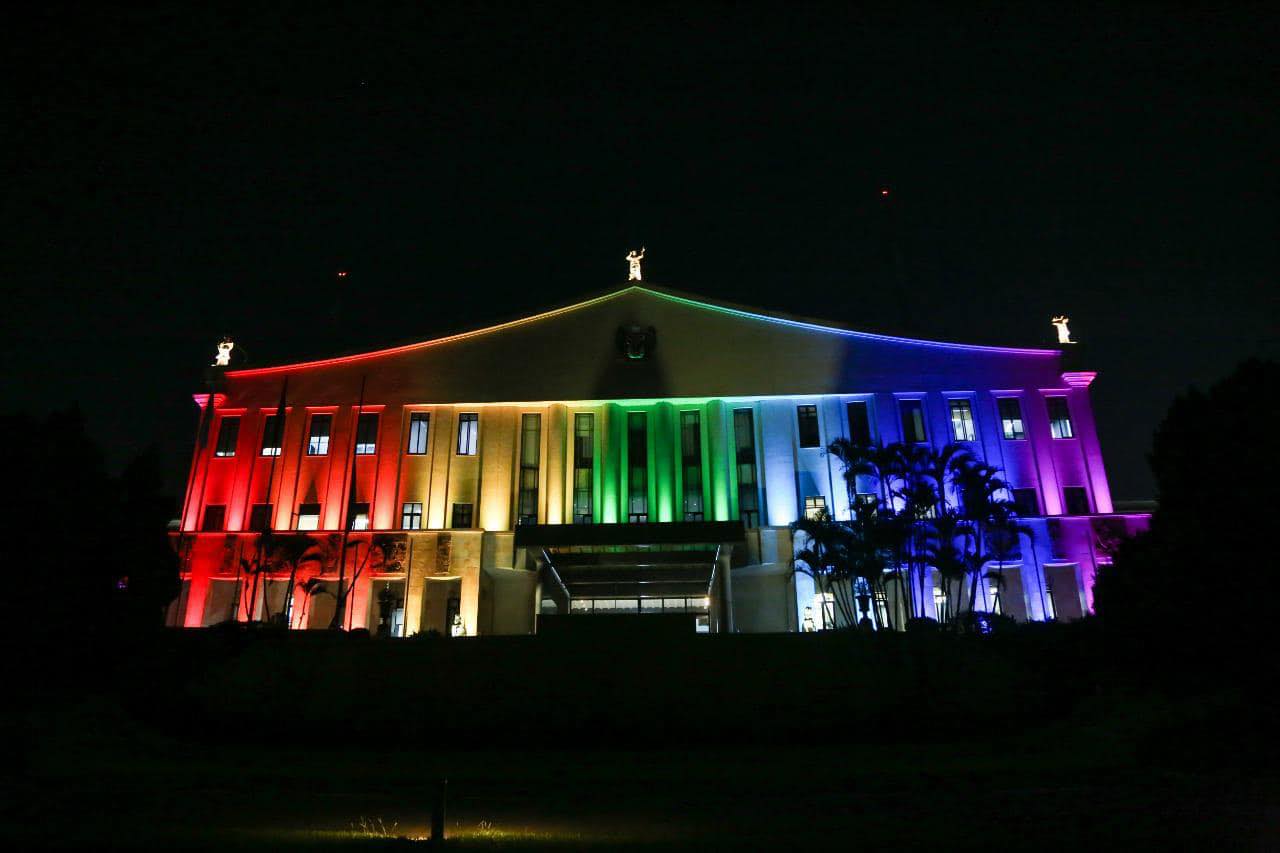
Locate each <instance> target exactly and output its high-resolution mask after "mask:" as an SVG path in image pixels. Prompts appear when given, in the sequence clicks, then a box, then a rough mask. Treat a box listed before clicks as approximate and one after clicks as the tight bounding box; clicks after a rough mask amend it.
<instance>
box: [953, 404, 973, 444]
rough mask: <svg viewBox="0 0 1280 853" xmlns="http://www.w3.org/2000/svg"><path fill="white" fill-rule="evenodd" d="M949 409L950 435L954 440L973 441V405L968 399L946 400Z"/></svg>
mask: <svg viewBox="0 0 1280 853" xmlns="http://www.w3.org/2000/svg"><path fill="white" fill-rule="evenodd" d="M947 406H948V408H949V409H950V410H951V437H952V438H953V439H954V440H955V441H974V440H975V439H976V438H977V433H976V432H975V431H974V429H973V406H971V405H970V404H969V401H968V400H948V401H947Z"/></svg>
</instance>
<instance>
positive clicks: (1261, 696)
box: [0, 363, 1280, 850]
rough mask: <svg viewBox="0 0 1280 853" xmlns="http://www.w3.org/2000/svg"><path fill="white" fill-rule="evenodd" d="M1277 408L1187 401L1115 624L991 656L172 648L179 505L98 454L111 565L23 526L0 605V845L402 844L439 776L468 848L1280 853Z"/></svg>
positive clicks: (916, 632) (1030, 634)
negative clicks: (21, 563) (6, 651)
mask: <svg viewBox="0 0 1280 853" xmlns="http://www.w3.org/2000/svg"><path fill="white" fill-rule="evenodd" d="M1277 399H1280V382H1277V368H1276V366H1275V365H1268V364H1256V363H1255V364H1250V365H1246V366H1244V367H1243V368H1242V369H1241V370H1240V371H1239V372H1238V373H1237V374H1236V375H1234V376H1233V377H1231V378H1230V379H1228V380H1226V381H1224V382H1223V383H1221V384H1220V385H1219V386H1217V387H1215V388H1213V389H1211V390H1210V391H1209V392H1207V393H1206V394H1193V395H1189V396H1188V397H1186V398H1184V399H1182V400H1179V401H1178V403H1177V404H1176V405H1175V406H1174V407H1173V409H1172V410H1171V412H1170V415H1169V417H1168V418H1167V419H1166V421H1165V423H1164V424H1163V425H1162V426H1161V429H1160V431H1159V433H1158V434H1157V436H1156V441H1155V446H1154V451H1153V455H1152V465H1153V468H1154V469H1155V471H1156V475H1157V482H1158V484H1159V498H1160V506H1161V508H1160V511H1159V513H1158V514H1157V516H1156V518H1155V522H1154V523H1153V525H1152V530H1151V533H1150V534H1148V535H1146V536H1143V537H1141V538H1140V539H1137V540H1134V541H1133V542H1132V543H1129V544H1128V545H1126V546H1125V547H1124V548H1123V549H1122V550H1121V552H1120V553H1119V554H1118V555H1117V558H1116V563H1115V565H1114V567H1112V568H1111V569H1110V570H1108V571H1107V572H1105V573H1104V576H1103V577H1102V578H1101V580H1100V582H1099V586H1098V588H1097V601H1098V606H1099V610H1100V616H1099V617H1098V618H1093V619H1089V620H1086V621H1084V622H1081V623H1075V624H1065V625H1060V624H1049V625H1017V626H1011V625H1008V624H1005V623H1000V624H999V625H998V626H997V630H995V631H994V632H993V633H992V634H990V635H987V636H976V635H972V634H966V633H963V632H955V631H951V630H945V626H944V628H943V629H939V628H938V627H937V626H935V625H929V624H918V625H913V626H912V628H911V630H909V631H908V632H906V633H890V632H877V633H866V632H864V631H849V632H829V633H822V634H809V635H798V636H725V637H717V636H703V637H698V636H689V637H684V638H678V637H677V638H672V637H643V638H636V637H634V636H632V637H622V636H619V637H615V638H613V639H610V640H601V639H600V638H599V637H593V638H592V639H591V641H590V642H581V641H579V642H575V641H574V638H572V637H569V636H564V637H549V636H544V637H523V638H470V639H444V638H434V637H422V638H411V639H408V640H378V639H373V638H370V637H368V636H366V635H361V634H358V633H353V634H347V633H342V632H318V633H301V632H293V633H286V632H281V631H277V630H273V629H271V628H270V627H266V626H253V627H250V628H246V627H244V626H231V627H225V628H221V629H212V630H208V631H165V630H163V629H161V628H159V627H158V622H159V613H160V608H161V607H162V606H163V600H164V598H165V594H166V593H165V592H164V590H166V589H168V588H169V586H167V585H168V584H170V582H171V581H172V574H171V573H172V571H173V570H174V567H173V565H172V563H171V562H169V557H168V556H167V552H165V551H164V550H163V549H157V548H155V547H153V546H154V544H155V543H156V542H157V541H163V539H162V535H161V536H160V537H157V533H156V528H155V526H154V525H153V523H152V520H153V519H154V518H155V517H156V515H157V509H156V507H157V506H163V503H162V502H161V501H159V499H158V498H157V497H156V495H155V493H154V489H153V488H151V487H150V486H148V483H149V482H151V480H150V479H149V478H148V477H147V476H146V466H145V465H142V466H135V467H134V468H132V469H131V471H130V473H129V474H126V476H124V477H119V478H113V477H108V476H106V475H105V474H103V473H102V472H101V470H100V468H96V467H95V466H94V465H93V464H92V463H93V454H92V453H91V452H89V450H88V449H87V448H88V445H87V444H86V445H84V448H85V449H84V452H83V453H81V454H80V455H78V456H75V457H74V459H73V461H74V466H73V467H74V469H75V471H79V472H81V473H80V474H78V475H77V474H75V473H74V471H71V470H68V471H67V472H66V473H67V476H68V477H74V476H79V477H81V479H82V480H83V478H84V477H85V476H86V475H85V474H84V472H85V471H88V472H90V473H91V474H92V475H93V476H94V477H95V478H97V479H95V480H94V481H93V483H92V484H88V485H92V486H93V487H94V488H98V489H100V492H98V494H101V495H102V496H103V499H102V501H101V502H100V503H101V506H102V508H103V513H104V514H103V518H105V519H108V521H110V523H108V522H101V523H99V522H98V521H95V522H93V523H92V524H91V525H89V526H88V527H87V529H89V530H90V532H92V533H93V534H94V535H95V536H100V537H103V540H104V541H105V542H107V543H109V544H110V543H114V544H115V545H116V546H118V547H119V548H120V549H121V553H124V554H126V555H127V557H126V558H120V557H115V556H108V557H104V558H103V559H102V560H99V561H95V557H94V554H95V553H96V552H95V551H94V550H93V549H92V548H90V547H89V545H88V543H87V542H82V541H80V540H79V539H78V538H77V539H71V538H69V537H68V536H67V535H66V531H65V529H62V530H61V532H59V531H58V530H55V529H54V527H53V526H52V525H50V526H48V527H47V530H46V529H45V528H40V527H38V528H37V529H40V530H44V533H43V535H45V536H46V537H47V538H46V539H45V540H44V541H43V542H42V544H41V547H40V548H38V549H35V550H34V551H33V554H34V555H35V556H36V557H38V567H37V569H35V570H33V571H30V572H28V573H26V574H25V575H24V576H23V577H22V578H18V579H15V580H14V581H13V585H11V586H10V587H9V590H8V591H9V592H10V594H11V596H14V595H15V590H16V591H17V592H18V593H21V597H16V596H15V597H12V598H11V604H12V603H14V602H24V603H31V604H32V606H30V607H25V608H23V607H12V608H11V610H10V612H11V613H13V614H14V616H13V618H12V619H10V621H9V623H8V626H7V627H8V628H9V629H10V630H11V631H14V632H15V636H14V637H12V638H11V642H10V644H9V648H10V649H12V650H13V652H12V653H11V654H10V655H8V656H7V657H6V666H7V670H8V671H7V673H6V680H5V684H6V687H7V688H8V695H7V700H8V701H7V702H6V704H5V708H4V712H3V717H2V718H0V719H2V720H3V726H4V730H3V732H0V742H2V743H4V744H5V746H6V749H7V751H8V752H9V755H7V756H6V760H5V761H4V763H3V766H4V768H5V774H4V789H3V791H0V795H2V796H0V801H2V803H3V809H4V814H3V817H4V821H3V826H2V830H0V831H2V832H3V837H2V838H0V841H7V842H9V846H12V847H14V848H16V849H34V848H41V847H61V848H67V849H76V848H101V847H117V848H119V847H148V848H153V849H184V848H204V849H227V848H231V849H264V850H275V849H287V848H312V847H325V846H331V847H335V848H339V849H391V848H399V847H406V846H412V841H410V840H409V839H412V838H416V837H420V836H422V835H424V834H425V833H426V831H427V825H428V820H429V814H430V807H429V803H430V798H431V792H432V790H433V788H434V786H435V785H436V784H437V782H438V781H439V780H440V779H443V778H447V779H448V780H449V792H450V793H449V804H450V812H449V821H448V824H449V827H450V832H451V834H452V838H453V840H452V841H451V842H450V844H451V845H452V846H454V847H456V848H457V849H484V848H488V847H509V848H515V849H520V848H527V847H540V848H545V849H556V848H582V847H595V848H618V847H634V848H641V847H645V848H668V847H673V846H674V847H683V848H685V849H700V850H701V849H709V848H726V847H733V848H756V849H799V848H805V847H812V846H817V845H822V846H828V847H839V848H841V849H844V848H856V847H859V846H861V847H864V848H866V849H884V848H889V847H892V848H895V849H930V850H937V849H1027V848H1038V849H1064V850H1065V849H1072V850H1079V849H1116V848H1120V847H1129V848H1132V849H1151V848H1161V849H1205V848H1209V847H1220V848H1223V849H1277V847H1280V837H1278V835H1277V833H1278V830H1277V826H1280V778H1278V776H1277V773H1276V768H1277V766H1278V765H1277V760H1278V759H1280V755H1277V743H1280V741H1278V739H1277V727H1276V725H1275V723H1276V719H1277V711H1278V710H1280V709H1278V708H1277V704H1276V700H1275V696H1274V695H1273V694H1274V692H1275V691H1274V686H1275V681H1276V678H1275V672H1276V660H1277V658H1276V651H1277V648H1276V646H1277V644H1276V635H1277V629H1276V623H1275V618H1274V616H1273V615H1272V613H1271V607H1270V599H1271V596H1270V594H1269V585H1270V584H1271V583H1273V578H1274V575H1275V571H1274V570H1275V559H1274V546H1273V544H1272V542H1271V536H1270V531H1271V530H1272V529H1274V521H1273V516H1274V509H1275V501H1274V500H1273V499H1272V497H1271V495H1272V493H1273V492H1274V489H1275V485H1274V484H1275V483H1276V482H1277V471H1276V462H1275V458H1274V454H1252V453H1251V454H1250V455H1249V458H1248V464H1247V465H1243V464H1241V460H1242V458H1243V457H1242V456H1241V455H1240V454H1241V453H1242V452H1243V451H1242V450H1241V448H1262V447H1267V446H1269V444H1270V443H1271V441H1272V439H1271V437H1270V436H1269V435H1265V434H1264V430H1266V429H1267V428H1268V427H1269V425H1271V424H1274V423H1276V422H1277V419H1276V417H1275V407H1276V402H1275V401H1276V400H1277ZM1260 407H1261V408H1260ZM46 426H49V429H46V430H44V431H43V432H44V433H49V434H51V436H52V437H51V438H50V441H51V444H50V448H45V449H42V448H41V447H40V446H39V445H40V444H41V441H40V440H39V435H40V434H42V433H41V431H39V430H37V431H36V432H35V433H31V432H27V433H24V434H25V435H28V436H30V435H36V436H37V440H34V441H28V442H27V446H26V448H25V450H24V452H25V453H27V454H30V455H32V456H33V457H34V458H36V459H43V461H44V464H46V465H55V466H56V465H58V464H60V463H59V462H58V461H57V456H58V454H57V453H55V452H54V451H55V449H56V448H57V447H64V448H65V447H66V446H67V445H66V442H68V441H69V440H72V439H74V430H71V431H70V432H67V431H66V424H62V425H58V424H54V425H52V426H50V425H46ZM5 427H6V429H10V428H13V429H15V430H17V431H21V430H23V429H25V428H26V426H25V425H23V424H18V425H16V426H14V425H13V424H8V423H7V424H6V425H5ZM54 427H57V428H58V429H63V430H64V431H63V432H56V431H55V429H54ZM1226 434H1230V435H1232V436H1233V437H1234V439H1235V443H1233V444H1230V445H1226V444H1223V443H1222V441H1221V438H1222V436H1223V435H1226ZM33 444H34V445H37V446H35V447H34V448H33V447H32V445H33ZM6 446H9V447H12V446H14V445H13V444H12V443H6ZM72 446H73V447H76V446H79V445H76V444H75V443H74V442H73V443H72ZM46 451H47V452H46ZM40 454H45V455H44V456H43V457H42V456H40ZM63 455H64V457H65V456H66V454H65V453H64V454H63ZM1233 460H1234V462H1233ZM8 462H9V464H10V470H37V469H36V468H35V467H34V466H32V467H30V468H28V469H24V468H23V465H24V464H28V463H26V462H24V461H23V460H18V459H13V460H8ZM68 464H70V463H68ZM1224 472H1227V473H1224ZM1240 472H1247V475H1246V474H1244V473H1240ZM41 473H42V474H45V475H47V471H42V472H41ZM1228 473H1229V474H1230V476H1228ZM64 482H67V483H71V484H73V485H86V484H85V483H83V482H81V481H77V480H75V479H69V480H66V481H64ZM1220 485H1221V488H1219V486H1220ZM67 492H68V494H69V495H70V496H71V497H68V496H67V495H64V493H63V490H59V489H54V488H46V489H36V490H34V491H33V494H34V495H35V496H36V500H37V502H40V506H39V507H37V509H36V510H33V511H32V512H31V517H32V518H33V519H39V518H44V517H45V513H48V514H49V516H48V517H50V518H56V517H67V516H66V515H65V514H64V515H62V516H59V515H58V513H66V512H67V511H69V509H70V502H73V498H74V499H76V500H78V499H79V495H81V494H84V492H83V491H77V490H76V489H74V488H72V489H68V490H67ZM41 523H42V524H43V522H41ZM95 547H96V546H95ZM125 577H127V579H128V580H127V582H126V583H124V584H121V583H120V579H121V578H125Z"/></svg>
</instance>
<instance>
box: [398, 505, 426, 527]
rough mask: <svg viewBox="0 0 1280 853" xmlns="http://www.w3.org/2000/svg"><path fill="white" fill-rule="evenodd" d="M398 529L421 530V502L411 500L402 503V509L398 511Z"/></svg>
mask: <svg viewBox="0 0 1280 853" xmlns="http://www.w3.org/2000/svg"><path fill="white" fill-rule="evenodd" d="M400 529H401V530H421V529H422V504H421V503H419V502H416V501H411V502H409V503H406V504H405V505H404V510H403V511H402V512H401V513H400Z"/></svg>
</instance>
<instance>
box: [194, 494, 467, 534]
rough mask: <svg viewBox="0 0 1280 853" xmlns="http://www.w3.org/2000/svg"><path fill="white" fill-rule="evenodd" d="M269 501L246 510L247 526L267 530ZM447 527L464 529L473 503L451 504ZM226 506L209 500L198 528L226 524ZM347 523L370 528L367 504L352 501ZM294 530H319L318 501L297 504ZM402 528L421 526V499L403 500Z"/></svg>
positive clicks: (209, 529) (214, 529)
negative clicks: (247, 516)
mask: <svg viewBox="0 0 1280 853" xmlns="http://www.w3.org/2000/svg"><path fill="white" fill-rule="evenodd" d="M272 509H273V506H272V504H254V505H253V507H252V509H250V511H249V530H251V531H253V532H255V533H261V532H263V531H265V530H267V529H268V528H269V526H270V524H271V511H272ZM449 520H450V525H449V526H450V527H451V528H459V529H467V528H470V527H471V526H472V524H473V521H474V514H473V512H472V505H471V504H469V503H456V504H453V508H452V512H451V513H450V519H449ZM226 521H227V507H226V505H224V504H209V505H208V506H206V507H205V508H204V517H203V518H202V519H201V523H200V529H201V530H202V531H204V532H206V533H212V532H218V531H222V530H224V529H225V528H226ZM347 527H348V529H349V530H368V529H369V504H367V503H354V504H352V505H351V511H350V512H349V513H348V518H347ZM293 529H294V530H319V529H320V504H318V503H304V504H299V505H298V515H297V518H296V519H295V520H294V524H293ZM400 529H401V530H421V529H422V502H421V501H407V502H405V504H404V506H403V508H402V511H401V515H400Z"/></svg>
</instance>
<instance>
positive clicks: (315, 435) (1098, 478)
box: [169, 284, 1146, 636]
mask: <svg viewBox="0 0 1280 853" xmlns="http://www.w3.org/2000/svg"><path fill="white" fill-rule="evenodd" d="M1073 355H1074V354H1073V353H1071V352H1070V345H1062V346H1060V347H1058V348H1043V349H1028V348H1012V347H986V346H973V345H964V344H953V343H942V342H935V341H923V340H912V339H906V338H899V337H893V336H887V335H879V334H871V333H867V332H860V331H855V330H851V329H846V328H841V327H838V326H834V325H830V324H823V323H818V322H813V321H808V320H801V319H796V318H791V317H787V316H780V315H777V314H769V313H766V312H761V311H756V310H750V309H746V308H742V307H737V306H731V305H725V304H718V303H712V302H708V301H705V300H700V299H696V298H693V297H690V296H687V295H684V294H681V293H678V292H675V291H670V290H666V289H663V288H657V287H653V286H649V285H643V286H642V285H640V284H632V285H630V286H627V287H624V288H621V289H618V290H615V291H612V292H610V293H606V294H604V295H602V296H598V297H595V298H592V299H588V300H586V301H583V302H579V303H576V304H573V305H569V306H566V307H563V308H559V309H556V310H553V311H548V312H545V313H542V314H538V315H535V316H532V317H527V318H524V319H520V320H516V321H513V322H509V323H504V324H501V325H497V326H492V327H489V328H485V329H480V330H477V331H473V332H468V333H464V334H459V335H453V336H449V337H445V338H439V339H436V340H431V341H425V342H422V343H418V344H411V345H408V346H402V347H396V348H393V349H387V350H382V351H378V352H371V353H364V354H359V355H353V356H346V357H342V358H333V359H326V360H321V361H314V362H307V363H301V364H292V365H283V366H278V367H264V368H257V369H242V370H238V369H230V368H228V367H215V368H211V369H210V378H209V387H208V389H207V390H206V391H205V392H203V393H200V394H197V395H195V397H196V402H197V404H198V405H199V406H200V409H201V413H200V431H199V434H198V437H197V442H196V450H195V453H194V455H193V460H192V465H191V473H190V477H189V481H188V485H187V491H186V496H185V500H184V504H183V509H182V516H181V520H180V524H179V529H178V530H177V531H175V533H174V534H173V535H174V542H175V547H177V549H178V551H179V554H180V557H181V565H182V573H183V575H182V576H183V584H182V595H181V596H180V598H179V599H178V600H177V601H175V602H174V604H173V605H172V606H171V608H170V617H169V618H170V623H171V624H174V625H183V626H187V627H200V626H208V625H213V624H216V623H219V622H224V621H227V620H231V619H235V620H239V621H247V620H263V619H269V620H274V621H277V622H285V623H286V624H288V625H289V626H290V627H292V628H323V627H330V626H340V627H345V628H368V629H370V630H371V631H374V632H377V633H380V634H390V635H393V636H409V635H412V634H415V633H421V632H430V631H436V632H439V633H442V634H454V635H458V634H465V635H475V634H527V633H534V632H540V631H550V630H563V629H565V628H567V627H572V626H581V625H585V624H588V622H584V621H583V620H593V619H594V620H595V621H592V622H590V624H592V625H595V626H599V625H600V624H603V620H600V619H597V618H596V617H601V616H605V615H608V616H614V617H620V618H625V619H630V621H631V622H632V623H635V622H636V620H639V619H648V620H650V621H648V622H644V623H640V624H644V625H652V626H654V627H657V626H659V625H665V626H671V627H672V628H673V629H674V630H700V631H709V632H720V631H739V632H747V631H796V630H804V629H806V628H807V627H810V626H816V627H823V626H824V625H830V623H831V621H832V618H833V617H832V615H831V614H830V613H829V612H828V611H827V610H826V608H824V607H823V606H822V599H821V595H820V594H819V595H817V596H815V590H814V588H813V584H812V582H811V581H810V580H809V579H808V578H807V577H805V576H803V575H797V574H796V573H795V572H794V571H793V558H794V553H795V550H796V548H797V544H798V543H797V542H796V541H795V537H793V534H792V532H791V528H790V525H791V524H792V522H794V521H796V520H797V518H799V517H801V516H802V515H804V514H806V513H810V514H812V513H814V512H817V511H820V510H826V511H827V512H828V513H830V515H832V516H833V517H835V518H837V519H839V518H846V517H848V515H849V512H850V501H851V497H850V494H849V489H848V488H847V487H846V485H845V480H844V478H843V476H842V474H843V472H842V469H841V465H840V463H839V461H838V460H837V459H836V458H835V457H834V456H833V455H831V454H830V453H829V452H828V450H827V447H828V445H829V444H830V443H831V442H832V441H833V440H835V439H837V438H841V437H844V438H850V439H852V440H854V441H859V442H868V443H872V444H888V443H893V442H912V443H925V444H931V445H933V446H935V447H942V446H943V445H946V444H949V443H952V442H960V443H962V444H964V445H965V446H966V447H968V448H969V450H970V451H971V452H972V453H973V454H974V455H975V456H977V457H979V458H981V459H983V460H985V461H987V462H989V463H990V464H992V465H994V466H995V467H997V468H999V469H1000V470H1001V471H1003V472H1004V476H1005V479H1006V480H1007V481H1008V484H1009V486H1010V494H1009V495H1008V496H1009V497H1010V498H1011V499H1013V500H1015V501H1016V502H1017V504H1018V506H1019V508H1020V515H1022V516H1023V518H1024V521H1025V523H1026V525H1027V526H1028V530H1029V535H1024V536H1022V537H1021V540H1022V541H1021V542H1020V543H1019V545H1018V547H1017V548H1016V549H1015V552H1014V553H1013V554H1011V555H1008V559H1007V560H1005V561H1002V565H1001V570H1002V573H1003V574H1004V577H1005V578H1006V582H1005V584H1004V586H1003V587H1002V591H1001V592H1000V593H998V594H999V595H1000V599H1001V601H1000V603H999V607H1000V609H1001V610H1002V611H1003V612H1004V613H1006V614H1007V615H1010V616H1012V617H1014V618H1015V619H1019V620H1043V619H1050V618H1058V619H1071V618H1078V617H1080V616H1081V615H1083V614H1085V613H1087V612H1089V610H1090V609H1091V604H1092V601H1091V599H1092V592H1091V590H1092V585H1093V584H1092V580H1093V576H1094V573H1095V572H1096V570H1097V567H1098V566H1099V565H1100V564H1101V563H1103V562H1105V561H1106V560H1108V559H1109V554H1110V551H1111V550H1112V549H1113V548H1114V546H1115V544H1116V542H1118V541H1119V540H1120V539H1121V538H1123V537H1124V536H1127V535H1130V534H1132V533H1133V532H1135V531H1137V530H1139V529H1141V528H1142V527H1144V526H1145V524H1146V516H1142V515H1126V514H1116V513H1114V512H1113V509H1112V503H1111V494H1110V491H1109V489H1108V486H1107V477H1106V472H1105V469H1104V467H1103V460H1102V454H1101V450H1100V448H1099V444H1098V437H1097V432H1096V429H1095V426H1094V419H1093V413H1092V409H1091V405H1090V401H1089V385H1090V383H1091V382H1092V380H1093V379H1094V374H1093V373H1092V372H1089V371H1084V370H1078V369H1074V365H1072V364H1071V363H1070V358H1071V356H1073ZM223 360H225V359H223ZM980 594H981V595H982V596H984V601H983V602H982V607H983V608H986V607H988V606H991V605H992V602H989V601H986V600H985V597H986V596H987V594H988V593H987V591H986V590H985V589H984V590H982V591H980ZM995 594H996V593H995V592H992V595H995ZM888 605H889V606H892V607H898V608H906V607H910V608H912V609H913V610H914V611H915V612H914V613H913V614H912V615H917V616H935V615H938V614H937V612H936V611H935V610H933V609H932V608H933V607H934V604H933V602H931V601H929V600H928V597H927V596H922V597H921V598H920V600H918V601H914V602H913V603H911V604H907V603H906V602H888ZM939 606H941V605H939ZM815 612H816V620H815ZM624 615H625V616H624Z"/></svg>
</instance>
